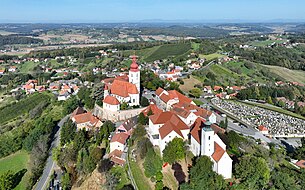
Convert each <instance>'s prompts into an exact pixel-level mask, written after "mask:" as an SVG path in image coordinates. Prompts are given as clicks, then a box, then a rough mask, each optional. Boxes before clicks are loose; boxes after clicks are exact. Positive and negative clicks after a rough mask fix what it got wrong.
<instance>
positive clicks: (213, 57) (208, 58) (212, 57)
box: [199, 53, 224, 61]
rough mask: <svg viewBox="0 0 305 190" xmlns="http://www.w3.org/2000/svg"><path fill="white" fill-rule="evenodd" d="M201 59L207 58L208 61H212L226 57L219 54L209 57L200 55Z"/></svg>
mask: <svg viewBox="0 0 305 190" xmlns="http://www.w3.org/2000/svg"><path fill="white" fill-rule="evenodd" d="M199 57H200V58H205V59H206V60H207V61H210V60H212V59H218V58H221V57H224V55H221V54H218V53H212V54H209V55H203V54H200V55H199Z"/></svg>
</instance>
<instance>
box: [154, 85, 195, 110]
mask: <svg viewBox="0 0 305 190" xmlns="http://www.w3.org/2000/svg"><path fill="white" fill-rule="evenodd" d="M156 96H157V101H158V102H159V103H160V104H161V105H162V107H163V109H165V110H170V109H171V108H172V106H173V105H174V104H177V103H189V104H193V105H196V104H195V103H194V102H193V100H192V99H190V98H188V97H186V96H184V95H183V94H181V93H180V92H178V91H177V90H170V91H166V90H164V89H162V88H158V89H157V90H156Z"/></svg>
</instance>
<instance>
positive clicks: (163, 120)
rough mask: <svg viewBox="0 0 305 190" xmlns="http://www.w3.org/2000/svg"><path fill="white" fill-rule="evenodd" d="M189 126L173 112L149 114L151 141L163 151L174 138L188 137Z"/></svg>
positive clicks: (184, 138) (185, 138) (148, 130)
mask: <svg viewBox="0 0 305 190" xmlns="http://www.w3.org/2000/svg"><path fill="white" fill-rule="evenodd" d="M189 132H190V129H189V127H188V126H187V125H186V124H185V123H184V122H183V121H182V120H181V119H180V118H179V117H178V116H177V115H176V114H175V113H173V112H170V111H166V112H161V113H159V114H155V115H151V116H149V126H148V129H147V133H148V136H149V139H150V141H151V143H152V144H153V145H154V146H158V147H159V148H160V152H161V155H162V151H163V150H164V149H165V146H166V145H167V143H168V142H170V141H172V140H173V139H174V138H176V137H177V138H182V139H183V140H187V139H188V134H189Z"/></svg>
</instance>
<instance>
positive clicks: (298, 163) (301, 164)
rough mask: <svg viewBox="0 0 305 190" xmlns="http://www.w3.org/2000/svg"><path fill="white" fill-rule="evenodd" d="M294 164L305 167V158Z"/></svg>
mask: <svg viewBox="0 0 305 190" xmlns="http://www.w3.org/2000/svg"><path fill="white" fill-rule="evenodd" d="M295 165H296V166H298V167H300V168H305V160H299V161H298V162H297V163H295Z"/></svg>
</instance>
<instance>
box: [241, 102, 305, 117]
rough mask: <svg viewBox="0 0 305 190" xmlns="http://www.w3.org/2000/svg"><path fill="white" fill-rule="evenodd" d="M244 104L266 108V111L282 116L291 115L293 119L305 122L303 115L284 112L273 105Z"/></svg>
mask: <svg viewBox="0 0 305 190" xmlns="http://www.w3.org/2000/svg"><path fill="white" fill-rule="evenodd" d="M243 103H245V104H249V105H252V106H257V107H260V108H264V109H267V110H271V111H275V112H279V113H282V114H285V115H289V116H291V117H296V118H299V119H303V120H305V117H303V116H301V115H298V114H296V113H293V112H291V111H288V110H284V109H282V108H279V107H275V106H272V105H268V104H261V103H256V102H243Z"/></svg>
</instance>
